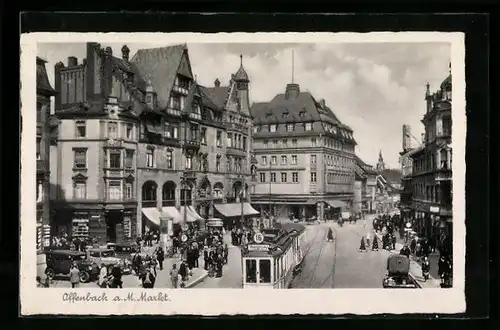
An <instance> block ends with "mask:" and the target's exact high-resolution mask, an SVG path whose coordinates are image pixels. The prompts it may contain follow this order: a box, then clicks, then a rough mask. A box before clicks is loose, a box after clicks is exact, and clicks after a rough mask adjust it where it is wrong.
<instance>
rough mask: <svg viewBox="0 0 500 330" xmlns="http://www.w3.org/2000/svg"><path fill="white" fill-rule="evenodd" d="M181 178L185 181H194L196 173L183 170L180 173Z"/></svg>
mask: <svg viewBox="0 0 500 330" xmlns="http://www.w3.org/2000/svg"><path fill="white" fill-rule="evenodd" d="M182 176H183V177H184V178H185V179H186V180H196V171H194V170H184V172H182Z"/></svg>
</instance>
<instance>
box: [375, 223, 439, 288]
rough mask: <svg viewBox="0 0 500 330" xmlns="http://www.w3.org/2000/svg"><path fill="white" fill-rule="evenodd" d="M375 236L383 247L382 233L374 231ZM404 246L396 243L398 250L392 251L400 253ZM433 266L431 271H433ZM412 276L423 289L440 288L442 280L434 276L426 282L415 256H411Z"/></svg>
mask: <svg viewBox="0 0 500 330" xmlns="http://www.w3.org/2000/svg"><path fill="white" fill-rule="evenodd" d="M373 233H374V234H375V236H376V237H377V238H378V240H379V241H380V243H379V246H380V247H382V235H381V234H380V233H377V232H375V231H373ZM403 246H404V245H403V244H401V243H398V242H396V250H394V251H391V252H393V253H399V251H400V250H401V249H402V248H403ZM432 267H433V266H432V265H431V269H432ZM435 267H437V266H435ZM410 275H411V277H413V278H414V279H415V280H416V282H417V285H419V286H420V287H421V288H424V289H429V288H440V287H441V286H440V284H441V280H440V279H439V278H438V279H436V278H435V277H434V276H432V274H431V275H430V277H429V279H428V280H427V281H425V280H424V278H423V277H422V267H421V266H420V264H419V263H418V262H417V261H416V260H415V259H414V257H413V256H410Z"/></svg>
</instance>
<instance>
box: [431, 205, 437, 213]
mask: <svg viewBox="0 0 500 330" xmlns="http://www.w3.org/2000/svg"><path fill="white" fill-rule="evenodd" d="M429 210H430V211H431V212H432V213H439V207H437V206H431V207H430V209H429Z"/></svg>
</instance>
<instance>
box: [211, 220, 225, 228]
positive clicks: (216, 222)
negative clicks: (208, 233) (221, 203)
mask: <svg viewBox="0 0 500 330" xmlns="http://www.w3.org/2000/svg"><path fill="white" fill-rule="evenodd" d="M223 225H224V222H223V221H222V219H219V218H211V219H207V227H222V226H223Z"/></svg>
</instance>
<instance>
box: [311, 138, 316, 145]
mask: <svg viewBox="0 0 500 330" xmlns="http://www.w3.org/2000/svg"><path fill="white" fill-rule="evenodd" d="M311 144H312V146H313V147H315V146H316V138H311Z"/></svg>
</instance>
